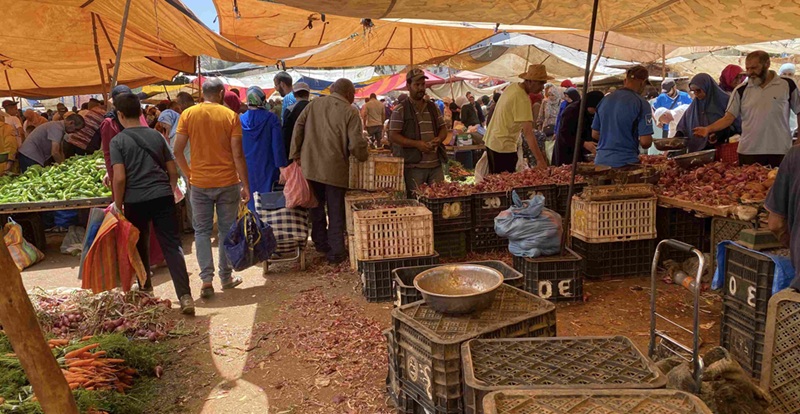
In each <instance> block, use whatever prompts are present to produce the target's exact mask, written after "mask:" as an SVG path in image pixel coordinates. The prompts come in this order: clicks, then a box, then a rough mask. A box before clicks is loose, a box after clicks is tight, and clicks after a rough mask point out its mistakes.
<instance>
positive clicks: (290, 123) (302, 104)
mask: <svg viewBox="0 0 800 414" xmlns="http://www.w3.org/2000/svg"><path fill="white" fill-rule="evenodd" d="M308 103H309V101H297V103H296V104H294V106H292V110H291V112H289V115H288V116H286V120H285V121H284V122H283V126H282V127H281V132H282V135H283V145H285V146H286V158H287V159H288V158H289V152H290V148H292V131H294V124H295V123H296V122H297V118H299V117H300V114H301V113H302V112H303V109H305V108H306V105H308ZM289 161H291V160H289Z"/></svg>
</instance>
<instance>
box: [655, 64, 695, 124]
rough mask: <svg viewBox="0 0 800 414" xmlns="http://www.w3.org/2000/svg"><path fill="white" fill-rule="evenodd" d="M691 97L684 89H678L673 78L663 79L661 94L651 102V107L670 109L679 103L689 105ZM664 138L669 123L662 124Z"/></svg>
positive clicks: (679, 104)
mask: <svg viewBox="0 0 800 414" xmlns="http://www.w3.org/2000/svg"><path fill="white" fill-rule="evenodd" d="M691 104H692V97H691V96H689V94H688V93H686V92H684V91H679V90H678V88H677V86H676V85H675V80H674V79H672V78H666V79H664V82H661V95H658V97H657V98H656V101H655V102H653V109H654V110H655V109H659V108H666V109H668V110H670V111H672V110H674V109H675V108H677V107H679V106H681V105H691ZM663 130H664V134H663V136H664V138H666V137H667V136H668V134H667V132H668V131H669V124H668V123H667V124H664V126H663Z"/></svg>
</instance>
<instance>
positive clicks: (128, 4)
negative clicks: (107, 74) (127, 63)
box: [111, 0, 131, 89]
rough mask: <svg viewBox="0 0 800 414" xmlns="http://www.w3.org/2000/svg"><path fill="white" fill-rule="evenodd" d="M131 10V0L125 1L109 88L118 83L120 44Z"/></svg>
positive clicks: (123, 37)
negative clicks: (112, 76) (112, 75)
mask: <svg viewBox="0 0 800 414" xmlns="http://www.w3.org/2000/svg"><path fill="white" fill-rule="evenodd" d="M130 11H131V0H126V1H125V12H124V13H123V14H122V26H121V27H120V29H119V43H118V44H117V60H116V61H115V62H114V78H113V79H111V89H114V88H115V87H116V86H117V84H119V79H117V76H119V64H120V59H121V58H122V44H123V43H124V42H125V29H127V27H128V13H129V12H130Z"/></svg>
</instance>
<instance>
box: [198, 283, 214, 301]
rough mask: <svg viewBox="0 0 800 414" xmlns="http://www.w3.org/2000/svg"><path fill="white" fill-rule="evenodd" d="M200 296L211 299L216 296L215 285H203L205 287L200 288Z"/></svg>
mask: <svg viewBox="0 0 800 414" xmlns="http://www.w3.org/2000/svg"><path fill="white" fill-rule="evenodd" d="M200 297H201V298H202V299H211V298H212V297H214V286H203V288H202V289H200Z"/></svg>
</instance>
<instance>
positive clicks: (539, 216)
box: [494, 191, 562, 257]
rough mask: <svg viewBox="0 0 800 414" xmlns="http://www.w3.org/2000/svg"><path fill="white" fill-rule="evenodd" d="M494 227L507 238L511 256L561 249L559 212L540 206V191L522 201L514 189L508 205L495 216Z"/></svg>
mask: <svg viewBox="0 0 800 414" xmlns="http://www.w3.org/2000/svg"><path fill="white" fill-rule="evenodd" d="M494 231H495V232H496V233H497V235H498V236H500V237H503V238H506V239H508V250H509V251H510V252H511V254H513V255H514V256H521V257H539V256H550V255H554V254H558V253H559V252H560V251H561V237H562V231H561V215H559V214H558V213H556V212H555V211H553V210H549V209H546V208H544V196H542V195H541V194H539V195H536V196H534V197H533V198H532V199H530V200H527V201H523V200H521V199H520V198H519V195H517V192H516V191H514V192H513V193H512V204H511V207H510V208H509V209H508V210H506V211H503V212H501V213H500V214H498V215H497V217H495V219H494Z"/></svg>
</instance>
